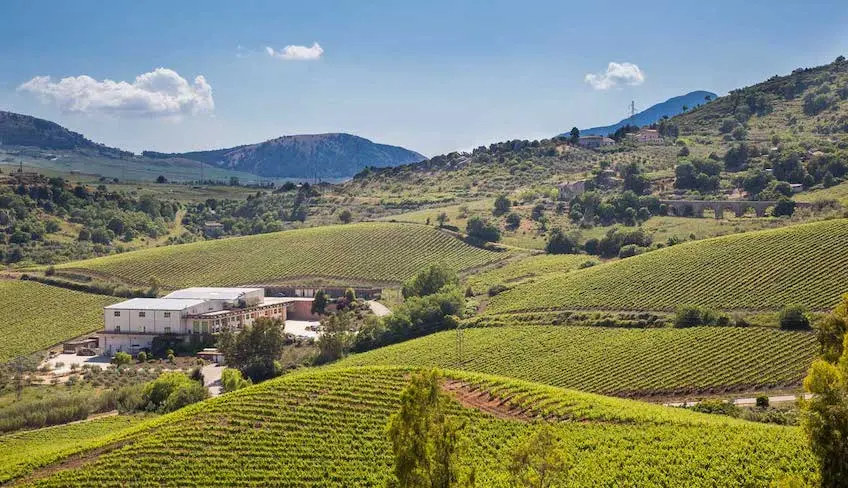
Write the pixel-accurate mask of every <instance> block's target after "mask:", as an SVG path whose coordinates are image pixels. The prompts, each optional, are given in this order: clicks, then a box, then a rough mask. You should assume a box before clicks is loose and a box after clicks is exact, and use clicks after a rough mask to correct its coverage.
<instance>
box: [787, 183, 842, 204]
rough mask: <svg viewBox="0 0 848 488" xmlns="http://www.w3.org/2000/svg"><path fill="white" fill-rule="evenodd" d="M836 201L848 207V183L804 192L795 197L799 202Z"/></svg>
mask: <svg viewBox="0 0 848 488" xmlns="http://www.w3.org/2000/svg"><path fill="white" fill-rule="evenodd" d="M830 199H833V200H836V201H838V202H839V203H841V204H842V205H843V206H848V182H842V183H840V184H838V185H836V186H832V187H830V188H824V189H821V190H816V191H811V192H804V193H801V194H800V195H797V196H796V197H795V200H797V201H799V202H815V201H817V200H830Z"/></svg>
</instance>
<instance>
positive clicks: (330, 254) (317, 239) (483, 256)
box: [57, 223, 504, 288]
mask: <svg viewBox="0 0 848 488" xmlns="http://www.w3.org/2000/svg"><path fill="white" fill-rule="evenodd" d="M503 257H504V256H503V255H502V254H499V253H495V252H492V251H487V250H484V249H480V248H477V247H474V246H469V245H468V244H465V243H463V242H462V241H461V240H459V239H456V238H455V237H453V236H450V235H448V234H446V233H444V232H441V231H439V230H437V229H434V228H432V227H425V226H421V225H414V224H391V223H356V224H349V225H344V226H340V225H338V226H326V227H316V228H311V229H302V230H293V231H286V232H280V233H273V234H263V235H257V236H249V237H244V238H240V239H219V240H212V241H204V242H195V243H191V244H185V245H181V246H165V247H158V248H155V249H145V250H142V251H134V252H129V253H124V254H119V255H115V256H108V257H104V258H97V259H92V260H87V261H80V262H76V263H73V265H72V266H68V267H73V268H79V269H86V270H91V271H95V272H99V273H104V274H107V275H111V276H115V277H118V278H120V279H123V280H125V281H128V282H132V283H146V282H147V279H148V278H149V277H150V276H151V275H155V276H158V277H159V279H160V280H161V284H162V286H164V287H169V288H170V287H172V288H178V287H185V286H195V285H198V284H203V285H204V286H216V285H228V284H230V285H231V284H233V283H252V282H265V280H282V279H284V278H287V277H288V278H292V277H297V276H304V275H308V276H324V277H334V278H338V279H344V280H346V281H348V282H352V281H356V280H362V281H368V280H378V281H393V282H403V281H404V280H406V279H408V278H409V277H411V276H412V275H414V274H415V273H416V272H417V271H418V270H420V269H421V268H423V267H424V266H425V265H427V264H429V263H432V262H435V261H439V262H442V263H444V264H445V265H446V266H448V267H450V268H452V269H454V270H462V269H466V268H470V267H474V266H479V265H482V264H485V263H488V262H492V261H497V260H499V259H502V258H503ZM234 262H237V263H238V264H239V265H238V266H233V263H234ZM62 267H63V266H57V270H59V269H61V268H62Z"/></svg>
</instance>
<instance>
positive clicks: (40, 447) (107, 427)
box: [0, 415, 147, 483]
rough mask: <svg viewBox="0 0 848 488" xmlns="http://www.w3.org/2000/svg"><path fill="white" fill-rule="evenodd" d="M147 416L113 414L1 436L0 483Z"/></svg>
mask: <svg viewBox="0 0 848 488" xmlns="http://www.w3.org/2000/svg"><path fill="white" fill-rule="evenodd" d="M145 418H147V417H144V416H130V415H121V416H112V417H104V418H100V419H96V420H90V421H87V422H78V423H74V424H68V425H59V426H56V427H47V428H44V429H38V430H30V431H25V432H18V433H14V434H8V435H4V436H0V483H5V482H6V481H8V480H10V479H13V478H17V477H19V476H21V475H24V474H26V473H28V472H30V471H32V470H33V469H36V468H38V467H40V466H43V465H45V464H50V463H51V462H53V461H55V460H57V459H60V458H62V457H64V456H65V455H67V454H68V453H71V452H77V451H79V450H80V449H81V448H84V447H86V446H88V445H90V444H96V443H98V442H101V441H102V440H104V439H106V438H108V437H109V436H112V435H114V434H115V433H117V432H118V431H120V430H122V429H125V428H127V427H130V426H133V425H136V424H139V423H140V422H141V421H143V420H145Z"/></svg>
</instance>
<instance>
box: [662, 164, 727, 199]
mask: <svg viewBox="0 0 848 488" xmlns="http://www.w3.org/2000/svg"><path fill="white" fill-rule="evenodd" d="M722 169H723V167H722V164H721V162H720V161H716V160H714V159H693V160H691V161H683V162H681V163H680V164H678V165H677V166H676V167H675V168H674V176H675V178H674V187H675V188H680V189H684V190H696V191H699V192H701V193H713V192H715V191H716V190H718V189H719V185H720V184H721V178H720V175H721V171H722Z"/></svg>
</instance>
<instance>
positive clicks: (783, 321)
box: [779, 305, 810, 330]
mask: <svg viewBox="0 0 848 488" xmlns="http://www.w3.org/2000/svg"><path fill="white" fill-rule="evenodd" d="M779 321H780V328H781V329H784V330H809V329H810V319H809V318H808V317H807V311H806V310H805V309H804V307H802V306H800V305H789V306H787V307H783V310H781V311H780V316H779Z"/></svg>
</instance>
